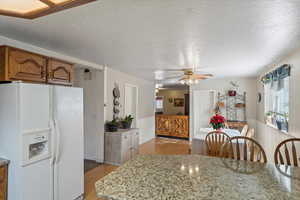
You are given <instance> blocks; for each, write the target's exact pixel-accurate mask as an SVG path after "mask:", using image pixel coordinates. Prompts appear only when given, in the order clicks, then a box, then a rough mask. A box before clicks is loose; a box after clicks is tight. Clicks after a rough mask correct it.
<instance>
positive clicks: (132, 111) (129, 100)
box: [124, 84, 138, 128]
mask: <svg viewBox="0 0 300 200" xmlns="http://www.w3.org/2000/svg"><path fill="white" fill-rule="evenodd" d="M137 110H138V87H137V86H134V85H130V84H125V106H124V115H131V116H133V117H134V120H133V122H132V126H131V127H132V128H137V117H138V116H137Z"/></svg>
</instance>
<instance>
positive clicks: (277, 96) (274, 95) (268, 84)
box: [262, 65, 290, 132]
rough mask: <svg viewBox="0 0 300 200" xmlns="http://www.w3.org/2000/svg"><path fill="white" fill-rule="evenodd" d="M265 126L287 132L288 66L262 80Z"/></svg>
mask: <svg viewBox="0 0 300 200" xmlns="http://www.w3.org/2000/svg"><path fill="white" fill-rule="evenodd" d="M262 81H263V83H264V96H265V119H266V124H268V125H270V126H272V127H275V128H277V129H279V130H281V131H284V132H288V121H289V83H290V66H289V65H283V66H281V67H279V68H278V69H276V70H274V71H273V72H270V73H269V74H267V75H266V76H264V77H263V79H262Z"/></svg>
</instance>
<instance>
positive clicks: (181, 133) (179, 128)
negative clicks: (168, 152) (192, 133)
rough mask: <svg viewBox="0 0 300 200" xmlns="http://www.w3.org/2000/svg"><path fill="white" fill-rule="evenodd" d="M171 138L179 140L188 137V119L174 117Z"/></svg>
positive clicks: (185, 117)
mask: <svg viewBox="0 0 300 200" xmlns="http://www.w3.org/2000/svg"><path fill="white" fill-rule="evenodd" d="M171 133H172V136H175V137H180V138H188V137H189V119H188V117H187V116H175V117H173V119H172V129H171Z"/></svg>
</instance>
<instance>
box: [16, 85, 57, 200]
mask: <svg viewBox="0 0 300 200" xmlns="http://www.w3.org/2000/svg"><path fill="white" fill-rule="evenodd" d="M49 110H50V106H49V86H47V85H38V84H20V121H21V130H22V134H23V135H28V134H32V133H33V132H39V131H43V132H47V131H48V130H49V116H50V114H49ZM49 131H50V130H49ZM22 139H23V140H22V142H23V143H25V142H26V141H24V137H22ZM25 151H28V149H23V160H24V159H25V155H27V153H26V152H25ZM20 164H21V163H20ZM21 168H22V170H21V171H22V173H21V176H22V177H19V180H21V181H22V184H21V185H22V191H23V192H22V194H21V196H22V199H23V200H41V199H43V200H50V199H51V197H52V191H51V188H52V187H51V165H50V159H49V158H45V159H44V160H40V161H37V162H34V163H31V164H30V165H26V166H22V167H21ZM14 187H15V186H14Z"/></svg>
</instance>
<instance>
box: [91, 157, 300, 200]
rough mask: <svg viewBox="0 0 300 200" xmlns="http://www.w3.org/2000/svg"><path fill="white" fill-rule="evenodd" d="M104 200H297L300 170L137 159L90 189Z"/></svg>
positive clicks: (208, 161) (183, 159)
mask: <svg viewBox="0 0 300 200" xmlns="http://www.w3.org/2000/svg"><path fill="white" fill-rule="evenodd" d="M95 186H96V192H97V196H98V197H100V198H104V199H108V200H147V199H153V200H158V199H160V200H164V199H166V200H167V199H168V200H173V199H174V200H175V199H178V200H192V199H193V200H194V199H195V200H198V199H199V200H200V199H205V200H209V199H210V200H213V199H216V200H219V199H220V200H221V199H222V200H223V199H226V200H227V199H230V200H246V199H247V200H248V199H258V200H264V199H269V200H274V199H280V200H296V199H300V168H293V167H286V166H275V165H273V164H260V163H251V162H245V161H235V160H231V159H222V158H214V157H206V156H200V155H175V156H171V155H170V156H167V155H140V156H138V157H137V158H136V159H134V160H131V161H129V162H127V163H125V164H124V165H123V166H121V167H120V168H118V169H117V170H116V171H114V172H112V173H111V174H109V175H107V176H106V177H104V178H103V179H101V180H99V181H97V182H96V184H95Z"/></svg>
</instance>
